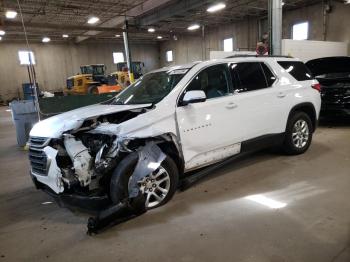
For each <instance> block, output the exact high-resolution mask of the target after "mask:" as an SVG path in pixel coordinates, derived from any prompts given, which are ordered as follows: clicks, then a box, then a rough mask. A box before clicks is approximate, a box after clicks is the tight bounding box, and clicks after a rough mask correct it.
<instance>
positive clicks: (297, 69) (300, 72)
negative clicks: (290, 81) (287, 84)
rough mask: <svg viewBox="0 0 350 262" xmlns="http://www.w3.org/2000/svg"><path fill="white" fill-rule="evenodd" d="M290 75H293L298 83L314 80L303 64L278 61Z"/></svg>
mask: <svg viewBox="0 0 350 262" xmlns="http://www.w3.org/2000/svg"><path fill="white" fill-rule="evenodd" d="M278 64H279V65H280V66H282V67H283V68H284V69H285V70H286V71H287V72H288V73H289V74H291V75H292V76H293V77H294V78H295V79H296V80H298V81H305V80H310V79H312V75H311V72H310V71H309V69H308V68H307V67H306V66H305V64H304V63H303V62H299V61H278Z"/></svg>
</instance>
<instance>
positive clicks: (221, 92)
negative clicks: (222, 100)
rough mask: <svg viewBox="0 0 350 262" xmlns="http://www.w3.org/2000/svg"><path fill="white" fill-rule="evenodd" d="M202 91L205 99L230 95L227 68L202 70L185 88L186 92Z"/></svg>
mask: <svg viewBox="0 0 350 262" xmlns="http://www.w3.org/2000/svg"><path fill="white" fill-rule="evenodd" d="M192 90H202V91H204V93H205V94H206V96H207V99H210V98H216V97H220V96H225V95H228V94H229V93H230V88H229V84H228V72H227V66H226V64H225V65H215V66H211V67H208V68H206V69H204V70H203V71H202V72H200V73H199V74H198V75H197V76H196V77H195V78H194V79H193V80H192V82H191V83H190V84H189V85H188V86H187V89H186V91H192Z"/></svg>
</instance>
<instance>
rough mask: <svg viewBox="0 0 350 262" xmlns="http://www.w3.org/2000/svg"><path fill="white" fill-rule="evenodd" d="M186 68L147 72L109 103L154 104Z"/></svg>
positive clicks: (172, 85)
mask: <svg viewBox="0 0 350 262" xmlns="http://www.w3.org/2000/svg"><path fill="white" fill-rule="evenodd" d="M187 71H188V69H178V70H173V71H170V72H169V71H161V72H155V73H149V74H146V75H144V76H143V77H141V78H140V79H139V80H138V81H137V82H136V83H134V84H132V85H130V86H129V87H128V88H126V89H125V90H124V91H123V92H121V93H120V94H118V95H117V96H116V97H115V99H114V100H113V101H112V103H111V104H114V105H134V104H156V103H158V102H160V101H161V100H162V99H163V98H164V97H166V96H167V95H168V94H169V93H170V91H171V90H173V89H174V87H175V86H176V85H177V83H178V82H179V81H180V80H181V79H182V78H183V77H184V75H185V74H186V73H187Z"/></svg>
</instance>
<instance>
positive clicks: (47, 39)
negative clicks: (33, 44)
mask: <svg viewBox="0 0 350 262" xmlns="http://www.w3.org/2000/svg"><path fill="white" fill-rule="evenodd" d="M50 41H51V39H50V38H49V37H43V40H42V42H43V43H48V42H50Z"/></svg>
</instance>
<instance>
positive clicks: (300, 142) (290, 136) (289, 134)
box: [283, 112, 313, 155]
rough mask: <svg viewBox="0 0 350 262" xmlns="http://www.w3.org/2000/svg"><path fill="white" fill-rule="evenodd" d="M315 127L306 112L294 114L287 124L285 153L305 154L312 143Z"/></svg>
mask: <svg viewBox="0 0 350 262" xmlns="http://www.w3.org/2000/svg"><path fill="white" fill-rule="evenodd" d="M312 131H313V126H312V122H311V119H310V117H309V116H308V115H307V114H306V113H304V112H296V113H294V114H293V115H292V116H291V117H290V119H289V121H288V124H287V128H286V133H285V140H284V143H283V149H284V151H285V152H286V153H287V154H289V155H298V154H302V153H304V152H305V151H306V150H307V149H308V148H309V146H310V144H311V141H312Z"/></svg>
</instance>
